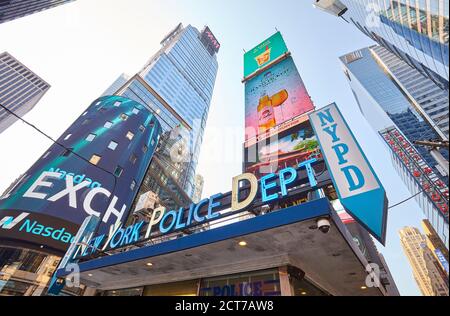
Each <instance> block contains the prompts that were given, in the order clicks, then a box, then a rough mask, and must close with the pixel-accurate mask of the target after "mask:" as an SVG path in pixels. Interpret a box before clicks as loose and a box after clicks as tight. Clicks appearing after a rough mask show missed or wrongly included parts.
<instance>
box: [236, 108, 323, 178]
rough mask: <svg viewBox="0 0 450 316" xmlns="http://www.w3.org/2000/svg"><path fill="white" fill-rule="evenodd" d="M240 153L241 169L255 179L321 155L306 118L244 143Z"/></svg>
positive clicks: (318, 157)
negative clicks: (266, 136) (273, 135)
mask: <svg viewBox="0 0 450 316" xmlns="http://www.w3.org/2000/svg"><path fill="white" fill-rule="evenodd" d="M306 118H307V117H306ZM244 155H245V159H244V161H245V166H244V169H245V172H250V173H253V174H254V175H256V177H257V178H258V179H259V178H261V177H262V176H264V175H266V174H268V173H275V172H277V171H278V170H281V169H283V168H286V167H294V166H298V164H299V163H301V162H303V161H307V160H310V159H313V158H316V159H320V158H322V154H321V152H320V149H319V143H318V141H317V138H316V136H315V135H314V131H313V129H312V127H311V124H310V123H309V121H308V120H306V121H305V120H302V121H300V123H298V124H297V125H294V126H293V127H291V128H289V129H286V130H284V131H281V132H279V133H278V134H276V137H272V138H266V139H262V140H260V141H259V142H255V143H253V144H252V145H251V146H249V147H245V148H244Z"/></svg>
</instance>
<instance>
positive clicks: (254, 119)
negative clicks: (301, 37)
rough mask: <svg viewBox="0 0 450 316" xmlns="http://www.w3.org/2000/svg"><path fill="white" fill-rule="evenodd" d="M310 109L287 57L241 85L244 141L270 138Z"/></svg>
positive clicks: (296, 71) (312, 108) (311, 106)
mask: <svg viewBox="0 0 450 316" xmlns="http://www.w3.org/2000/svg"><path fill="white" fill-rule="evenodd" d="M312 110H314V105H313V103H312V101H311V98H310V96H309V95H308V92H307V90H306V88H305V85H304V83H303V80H302V78H301V77H300V74H299V73H298V70H297V67H296V66H295V63H294V61H293V59H292V58H291V57H289V58H287V59H285V60H283V61H281V62H279V63H277V64H275V65H273V66H272V67H270V68H269V69H267V70H266V71H264V72H262V73H260V74H259V75H257V76H256V77H254V78H252V79H251V80H249V81H247V82H246V83H245V128H246V136H245V141H249V140H251V139H252V138H255V137H270V136H271V135H272V134H273V133H276V132H277V131H276V127H277V126H279V125H280V124H283V123H285V122H287V121H289V120H291V119H293V118H295V117H298V116H300V115H302V114H304V113H307V112H309V111H312Z"/></svg>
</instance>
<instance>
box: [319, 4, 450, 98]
mask: <svg viewBox="0 0 450 316" xmlns="http://www.w3.org/2000/svg"><path fill="white" fill-rule="evenodd" d="M329 2H330V1H324V0H317V1H315V3H316V6H318V7H320V8H322V9H324V10H325V11H328V12H329V13H331V14H334V15H335V14H336V13H335V12H334V11H331V7H324V6H325V3H326V4H328V3H329ZM331 2H333V3H335V4H336V5H337V4H340V5H341V6H343V7H345V8H346V11H345V12H344V11H341V12H343V13H342V14H341V15H340V16H341V17H342V18H343V19H344V20H346V21H347V22H349V23H352V24H354V25H355V26H356V27H357V28H358V29H359V30H360V31H361V32H363V33H364V34H366V35H367V36H369V37H370V38H372V39H373V40H374V41H376V42H377V43H378V44H380V45H381V46H383V47H385V48H387V49H388V50H389V51H391V52H392V53H394V54H395V55H397V56H398V57H400V58H401V59H403V60H404V61H405V62H407V63H408V64H409V65H410V66H412V67H414V68H416V69H417V70H418V71H419V72H420V73H422V74H423V75H424V76H426V77H428V78H430V79H431V80H433V81H434V82H435V83H436V84H437V85H439V86H440V87H441V88H442V89H445V90H447V91H448V80H449V65H448V63H449V52H448V40H449V29H448V19H449V3H448V1H446V0H334V1H331ZM321 5H322V6H321Z"/></svg>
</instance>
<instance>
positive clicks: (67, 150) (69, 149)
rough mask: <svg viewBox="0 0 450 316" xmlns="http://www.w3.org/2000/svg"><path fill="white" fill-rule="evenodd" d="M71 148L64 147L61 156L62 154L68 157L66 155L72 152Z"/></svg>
mask: <svg viewBox="0 0 450 316" xmlns="http://www.w3.org/2000/svg"><path fill="white" fill-rule="evenodd" d="M72 150H73V148H67V149H65V150H64V152H63V153H62V155H61V156H63V157H68V156H70V154H71V153H72Z"/></svg>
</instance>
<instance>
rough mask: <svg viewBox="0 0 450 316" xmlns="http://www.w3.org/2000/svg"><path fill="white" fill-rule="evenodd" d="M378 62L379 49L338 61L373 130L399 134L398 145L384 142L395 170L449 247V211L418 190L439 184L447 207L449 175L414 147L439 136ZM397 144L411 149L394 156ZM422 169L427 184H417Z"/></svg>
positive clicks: (446, 154)
mask: <svg viewBox="0 0 450 316" xmlns="http://www.w3.org/2000/svg"><path fill="white" fill-rule="evenodd" d="M380 59H381V60H386V58H385V56H381V57H380V50H379V49H378V46H374V47H370V48H364V49H361V50H358V51H355V52H352V53H350V54H347V55H345V56H342V57H341V58H340V60H341V62H342V64H343V66H344V72H345V74H346V76H347V79H348V81H349V83H350V86H351V89H352V91H353V94H354V96H355V98H356V101H357V104H358V106H359V108H360V110H361V112H362V114H363V115H364V117H365V118H366V119H367V121H368V122H369V123H370V125H371V126H372V128H373V129H374V130H375V131H376V132H379V133H380V134H382V133H384V132H385V131H387V130H389V131H391V130H395V131H396V132H397V133H400V134H401V135H399V138H401V142H400V143H399V144H395V143H393V142H392V143H389V142H388V143H387V144H388V146H389V147H390V149H391V153H392V161H393V164H394V167H395V168H396V169H397V171H398V172H399V175H400V177H401V178H402V180H403V181H404V182H405V184H406V185H407V187H408V188H409V189H410V191H411V193H412V194H417V198H416V200H417V201H418V203H419V205H420V206H421V208H422V211H423V212H424V214H425V215H426V216H427V218H428V219H429V220H430V222H431V223H432V225H433V227H434V228H435V230H436V231H437V232H438V234H439V237H440V238H441V239H442V241H443V242H444V243H445V244H446V247H447V248H448V210H447V211H446V212H447V213H445V210H442V211H441V209H440V206H439V205H437V204H436V203H433V201H434V199H435V198H436V197H433V194H430V196H429V195H427V194H425V193H423V194H419V193H420V191H425V188H426V187H427V186H428V187H431V186H434V185H436V184H440V185H442V187H443V189H442V191H443V193H442V194H443V197H444V200H445V199H446V203H444V204H445V205H444V206H442V207H447V208H448V188H447V193H446V194H447V197H446V198H445V187H446V184H445V183H446V182H448V176H446V175H444V174H442V173H441V170H440V169H439V167H438V166H437V165H438V163H437V162H436V161H435V160H434V158H433V157H432V156H431V155H430V153H429V152H428V151H427V149H425V148H424V147H421V146H414V145H413V143H414V141H416V140H425V139H437V138H439V135H438V133H437V132H436V130H435V129H434V128H433V125H432V124H431V123H430V122H429V121H428V120H427V119H426V118H424V116H423V115H422V113H421V111H419V110H418V109H417V107H415V106H414V102H412V101H411V99H409V98H408V97H407V95H408V91H406V90H402V88H401V86H399V85H398V84H397V83H396V81H395V80H394V79H393V77H392V76H390V75H389V72H388V71H387V70H386V68H385V64H382V63H381V62H380ZM393 71H396V70H393ZM419 78H420V77H419ZM410 80H414V78H410ZM405 84H406V85H408V83H405ZM397 145H398V146H400V147H402V148H406V147H408V146H411V148H410V149H409V151H408V152H406V153H404V152H401V153H399V154H397V153H396V152H394V149H396V148H395V146H397ZM441 153H442V154H443V155H444V157H445V158H446V159H448V150H441ZM407 155H411V156H413V157H414V158H415V159H416V161H418V163H417V166H414V168H417V169H412V168H413V167H411V168H409V167H410V166H409V165H405V161H406V158H407ZM419 161H420V164H419ZM425 166H426V167H425ZM422 169H424V170H425V169H426V170H427V173H428V174H427V176H426V179H427V181H428V182H429V183H427V184H424V183H423V182H418V178H419V176H420V175H419V174H417V172H419V171H420V170H422ZM428 169H429V170H428ZM436 194H440V193H436ZM439 196H440V195H439Z"/></svg>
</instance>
